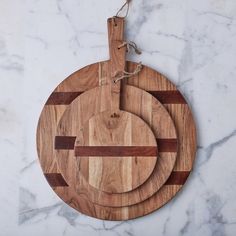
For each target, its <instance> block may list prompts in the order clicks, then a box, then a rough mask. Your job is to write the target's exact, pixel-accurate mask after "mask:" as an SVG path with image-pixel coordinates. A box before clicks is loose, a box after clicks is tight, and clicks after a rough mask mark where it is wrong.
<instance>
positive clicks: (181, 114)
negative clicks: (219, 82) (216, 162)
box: [37, 61, 196, 220]
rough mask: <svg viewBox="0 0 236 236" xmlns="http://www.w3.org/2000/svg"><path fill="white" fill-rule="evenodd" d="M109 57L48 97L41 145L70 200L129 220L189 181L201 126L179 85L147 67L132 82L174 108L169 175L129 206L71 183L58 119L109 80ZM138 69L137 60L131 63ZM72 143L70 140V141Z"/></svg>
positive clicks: (44, 160)
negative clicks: (105, 202)
mask: <svg viewBox="0 0 236 236" xmlns="http://www.w3.org/2000/svg"><path fill="white" fill-rule="evenodd" d="M108 66H109V62H108V61H105V62H101V63H96V64H93V65H90V66H87V67H85V68H83V69H81V70H80V71H78V72H75V73H74V74H73V75H71V76H70V77H68V78H67V79H66V80H64V81H63V82H62V83H61V84H60V85H59V86H58V87H57V88H56V90H55V91H54V93H53V94H52V95H51V96H50V98H49V99H48V101H47V103H46V105H45V107H44V109H43V111H42V114H41V117H40V121H39V125H38V132H37V146H38V154H39V158H40V163H41V166H42V168H43V171H44V173H45V176H46V178H47V180H48V182H49V184H50V185H51V186H52V187H53V189H54V191H55V192H56V193H57V194H58V195H59V196H60V197H61V198H62V199H63V200H64V201H65V202H67V203H68V204H69V205H70V206H72V207H74V208H75V209H77V210H79V211H80V212H82V213H84V214H87V215H89V216H92V217H96V218H100V219H106V220H127V219H132V218H136V217H139V216H143V215H146V214H148V213H150V212H152V211H154V210H156V209H158V208H160V207H161V206H163V205H164V204H165V203H167V202H168V201H169V200H170V199H171V198H173V197H174V196H175V195H176V193H177V192H178V191H179V189H181V187H182V185H183V184H184V183H185V181H186V179H187V177H188V175H189V173H190V171H191V169H192V166H193V161H194V157H195V151H196V130H195V124H194V120H193V117H192V114H191V111H190V109H189V107H188V105H187V103H186V101H185V99H184V98H183V96H182V95H181V94H180V93H179V91H178V90H177V89H176V87H175V86H174V85H173V84H172V83H171V82H169V81H168V80H167V79H166V78H165V77H164V76H162V75H161V74H159V73H158V72H156V71H154V70H152V69H150V68H148V67H144V68H143V70H142V71H141V73H140V74H139V75H138V76H135V77H133V78H132V79H129V80H128V81H127V82H128V83H129V84H130V85H134V86H137V87H139V88H141V89H144V90H146V91H148V92H149V93H151V94H152V95H153V96H155V97H156V98H157V99H158V100H159V101H160V102H162V103H163V104H164V105H165V107H166V108H167V110H168V111H169V113H170V115H171V117H172V119H173V121H174V123H175V126H176V129H177V133H178V140H179V152H178V157H177V161H176V165H175V167H174V170H173V171H172V174H171V175H170V177H169V179H168V180H167V182H166V183H165V185H163V187H161V189H160V190H159V191H158V192H156V193H155V194H154V195H153V196H152V197H150V198H148V199H147V200H145V201H143V202H140V203H137V204H135V205H131V206H127V207H116V208H111V207H105V206H100V205H96V204H94V203H92V201H90V200H89V199H88V198H87V196H86V195H82V194H81V195H78V194H77V193H76V192H75V191H74V189H73V188H71V187H70V186H68V184H67V183H66V181H65V179H64V178H63V176H62V175H61V173H60V169H59V168H58V166H57V163H56V160H55V158H54V157H55V156H54V152H53V148H51V147H52V146H51V145H53V139H54V136H55V134H56V127H57V124H58V122H59V120H60V118H61V116H62V114H63V113H64V111H65V109H66V108H67V106H68V105H69V104H70V103H71V102H72V101H73V100H74V99H75V98H76V97H78V96H79V95H80V94H81V93H83V92H84V91H86V90H88V89H91V88H94V87H96V86H99V85H102V84H104V83H106V81H107V79H108V78H109V76H108V74H107V71H108ZM127 67H128V68H127V69H128V71H130V72H131V71H133V70H134V68H135V67H136V64H135V63H132V62H130V63H128V66H127ZM45 134H47V135H45ZM68 145H69V144H68Z"/></svg>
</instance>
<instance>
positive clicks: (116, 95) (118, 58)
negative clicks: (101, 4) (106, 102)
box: [107, 17, 126, 110]
mask: <svg viewBox="0 0 236 236" xmlns="http://www.w3.org/2000/svg"><path fill="white" fill-rule="evenodd" d="M107 26H108V42H109V53H110V91H111V108H112V110H119V109H120V88H121V83H120V81H118V82H116V83H114V79H115V76H116V75H117V73H119V72H122V71H124V70H125V63H126V60H125V57H126V48H125V47H122V48H120V49H118V46H119V45H120V44H121V43H123V41H124V27H125V19H124V18H120V17H116V18H115V20H114V18H109V19H108V20H107Z"/></svg>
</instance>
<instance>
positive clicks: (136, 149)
mask: <svg viewBox="0 0 236 236" xmlns="http://www.w3.org/2000/svg"><path fill="white" fill-rule="evenodd" d="M94 99H96V98H94ZM78 106H79V103H78ZM85 112H86V111H85ZM76 113H77V110H73V111H72V113H71V114H67V113H65V115H66V118H64V119H63V120H62V121H61V122H60V124H59V126H58V132H60V131H61V130H62V131H63V132H64V131H66V127H69V128H70V127H72V128H73V126H74V124H73V122H72V123H70V122H69V121H70V120H71V118H70V117H71V116H72V119H73V120H77V117H76V115H75V114H76ZM140 134H142V135H140ZM75 145H76V147H75V154H76V157H77V158H68V157H67V156H65V157H64V158H63V157H62V156H61V158H58V160H59V162H60V166H62V165H64V164H62V162H61V161H63V163H64V160H63V159H66V161H67V162H71V163H72V162H73V165H72V164H71V165H72V166H79V169H78V170H77V171H78V172H80V173H81V174H82V175H83V177H84V178H85V179H86V181H87V182H88V183H89V184H90V185H91V186H93V187H94V188H97V189H99V190H101V191H105V192H108V193H124V192H128V191H131V190H133V189H135V188H137V187H138V186H140V185H141V184H143V183H144V182H145V181H146V180H147V179H148V178H149V176H150V175H151V174H152V172H153V169H154V168H155V165H156V161H157V154H158V149H157V147H156V138H155V136H154V134H153V132H152V131H151V129H150V128H149V126H148V125H147V124H146V123H145V122H144V121H143V120H142V119H141V118H139V117H138V116H136V115H134V114H132V113H129V112H125V111H116V112H115V113H113V112H112V111H104V112H100V113H98V114H96V115H94V116H92V117H91V118H90V119H89V120H88V121H87V122H85V124H84V125H83V126H82V128H81V129H80V130H78V131H77V139H76V144H75ZM148 146H149V147H148ZM129 154H130V155H129ZM142 154H144V155H142ZM149 154H150V155H149ZM124 155H125V156H126V158H121V157H123V156H124ZM134 155H136V156H135V158H132V157H133V156H134ZM80 157H83V158H80ZM86 157H87V158H86ZM91 157H94V158H91ZM106 157H107V158H106ZM111 157H112V158H111ZM147 157H148V158H147ZM78 162H79V163H78ZM67 176H68V177H69V178H66V179H67V181H68V182H69V183H70V185H74V186H75V188H76V183H75V181H74V178H73V177H72V176H71V174H69V173H68V174H67Z"/></svg>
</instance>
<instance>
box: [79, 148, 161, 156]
mask: <svg viewBox="0 0 236 236" xmlns="http://www.w3.org/2000/svg"><path fill="white" fill-rule="evenodd" d="M157 153H158V150H157V147H151V146H146V147H145V146H136V147H134V146H132V147H128V146H80V147H79V146H77V147H75V156H78V157H86V156H87V157H88V156H90V157H93V156H101V157H117V156H119V157H138V156H143V157H152V156H154V157H155V156H157Z"/></svg>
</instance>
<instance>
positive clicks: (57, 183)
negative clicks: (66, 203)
mask: <svg viewBox="0 0 236 236" xmlns="http://www.w3.org/2000/svg"><path fill="white" fill-rule="evenodd" d="M44 175H45V177H46V179H47V181H48V183H49V184H50V185H51V186H52V187H67V186H68V184H67V183H66V181H65V179H64V178H63V176H62V175H61V174H60V173H44Z"/></svg>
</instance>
